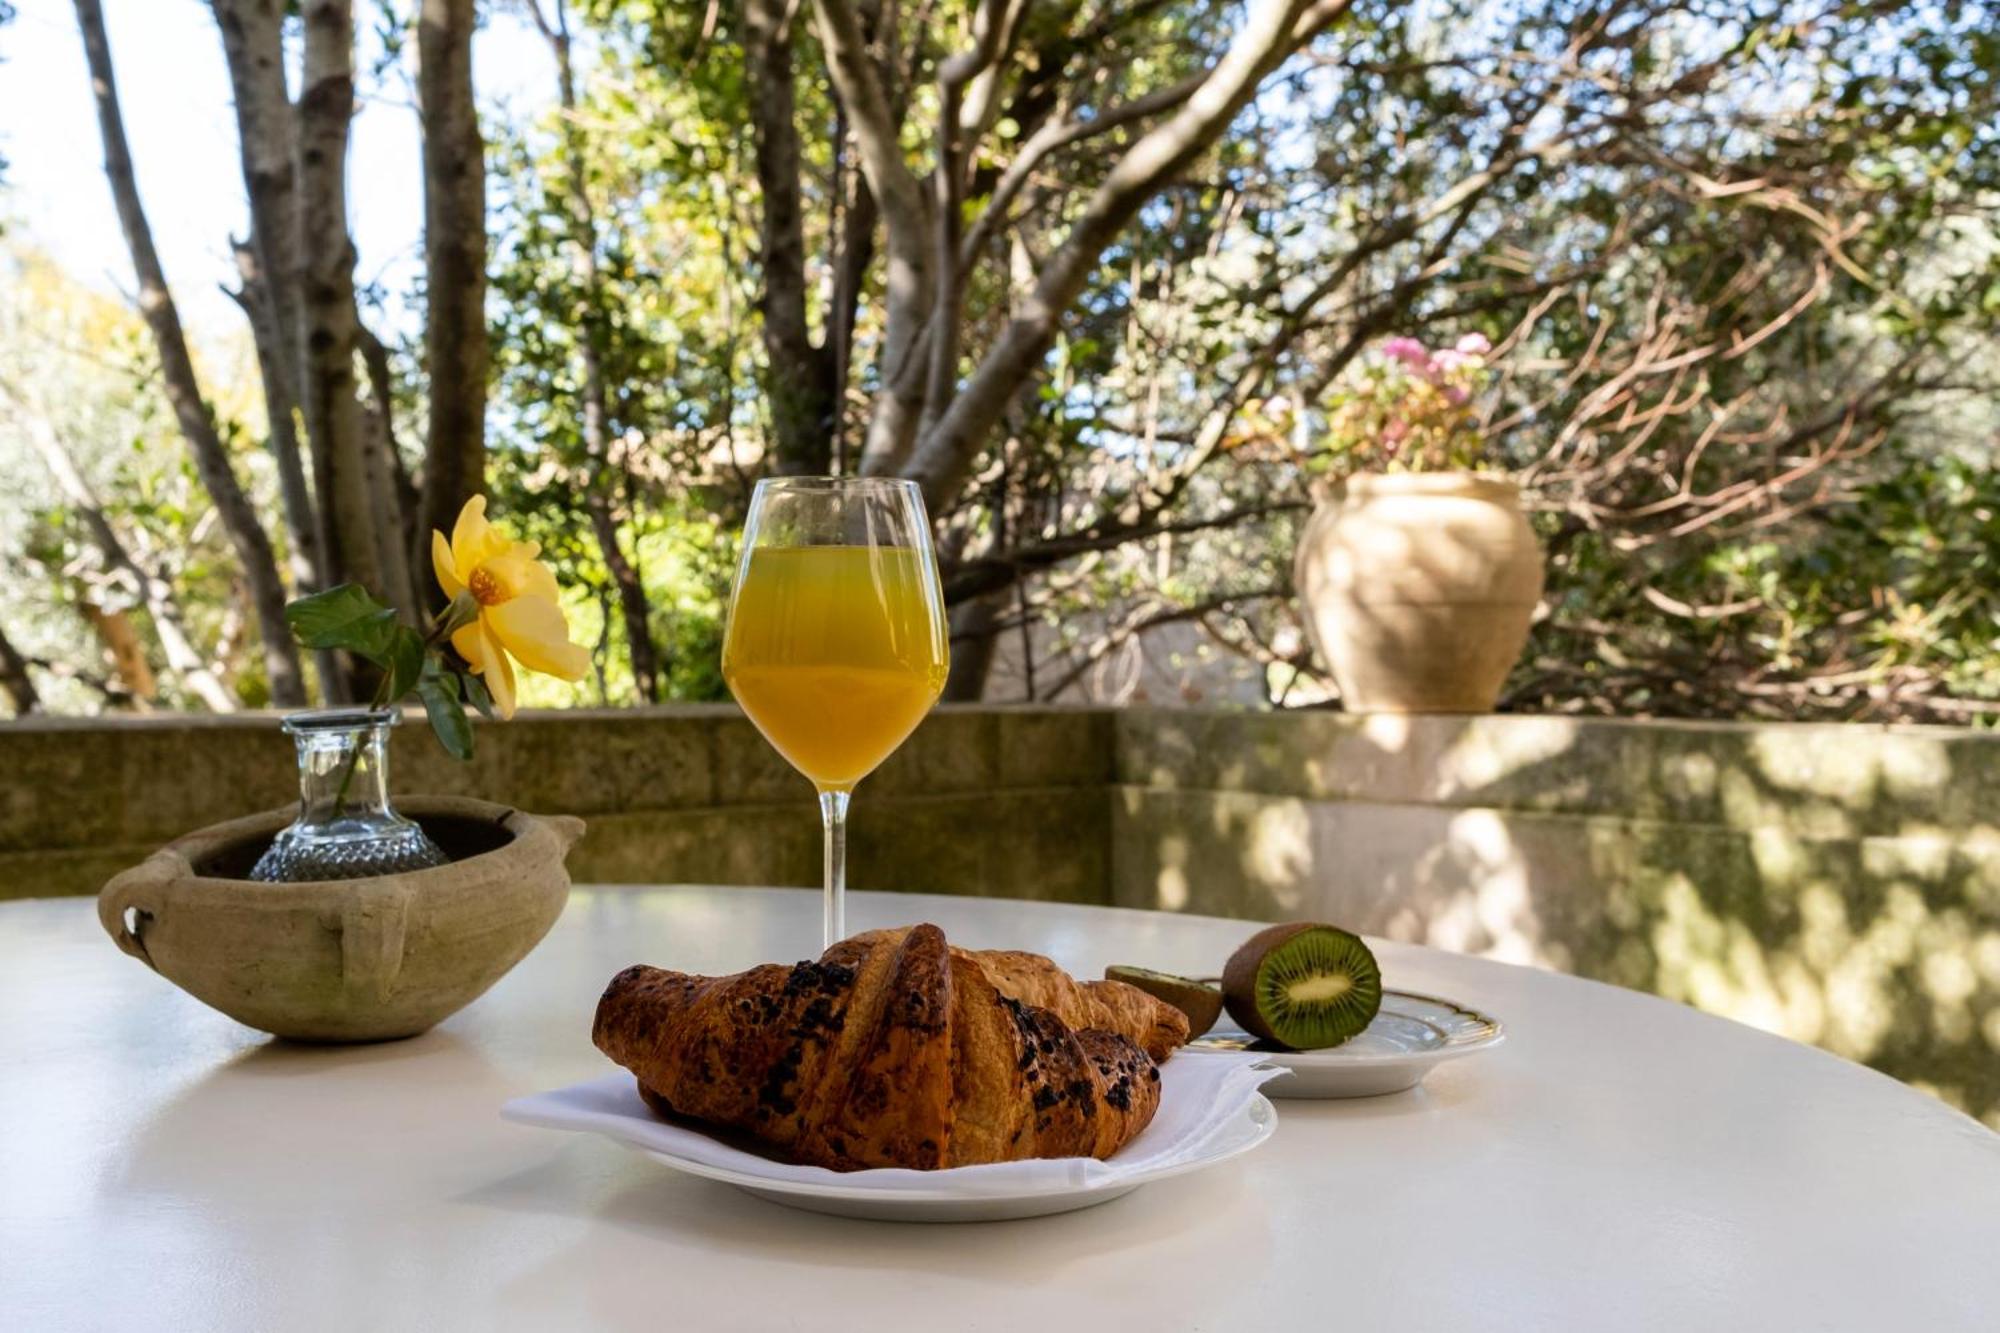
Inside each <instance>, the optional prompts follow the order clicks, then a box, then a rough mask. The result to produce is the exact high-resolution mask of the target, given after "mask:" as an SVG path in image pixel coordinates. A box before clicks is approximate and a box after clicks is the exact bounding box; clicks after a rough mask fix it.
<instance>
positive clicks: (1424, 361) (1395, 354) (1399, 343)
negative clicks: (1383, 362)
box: [1382, 337, 1431, 375]
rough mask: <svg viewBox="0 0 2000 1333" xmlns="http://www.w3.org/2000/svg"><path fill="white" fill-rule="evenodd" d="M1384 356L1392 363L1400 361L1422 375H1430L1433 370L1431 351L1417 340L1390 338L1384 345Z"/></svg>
mask: <svg viewBox="0 0 2000 1333" xmlns="http://www.w3.org/2000/svg"><path fill="white" fill-rule="evenodd" d="M1382 355H1383V356H1385V357H1387V358H1389V359H1390V360H1391V361H1400V362H1402V363H1403V364H1404V365H1406V366H1408V367H1409V368H1410V369H1411V370H1414V371H1416V372H1417V373H1418V374H1420V375H1428V374H1430V370H1431V354H1430V349H1429V348H1427V347H1425V346H1424V345H1423V344H1422V343H1420V342H1418V341H1417V340H1416V339H1415V338H1410V337H1396V338H1390V339H1387V340H1386V341H1384V342H1383V344H1382Z"/></svg>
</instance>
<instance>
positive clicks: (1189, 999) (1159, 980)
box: [1104, 966, 1222, 1041]
mask: <svg viewBox="0 0 2000 1333" xmlns="http://www.w3.org/2000/svg"><path fill="white" fill-rule="evenodd" d="M1104 979H1105V980H1106V981H1122V982H1124V983H1125V984H1126V985H1128V986H1137V987H1138V988H1139V989H1140V990H1142V991H1144V992H1146V994H1148V995H1150V996H1152V997H1153V998H1154V999H1156V1000H1165V1001H1166V1002H1167V1003H1168V1004H1170V1005H1172V1006H1173V1007H1174V1008H1176V1009H1178V1010H1180V1011H1181V1012H1182V1013H1184V1014H1186V1015H1187V1020H1188V1040H1189V1041H1193V1040H1194V1039H1195V1038H1196V1037H1199V1036H1200V1035H1201V1034H1202V1033H1204V1032H1206V1031H1208V1030H1209V1029H1210V1028H1212V1027H1214V1026H1215V1020H1216V1019H1218V1018H1220V1017H1222V992H1221V991H1220V990H1218V989H1217V988H1216V987H1215V986H1213V985H1212V984H1210V983H1208V982H1206V981H1195V980H1193V979H1192V978H1190V977H1177V976H1175V975H1174V974H1173V973H1171V972H1155V971H1153V970H1152V969H1150V968H1145V967H1123V966H1119V967H1107V968H1105V969H1104Z"/></svg>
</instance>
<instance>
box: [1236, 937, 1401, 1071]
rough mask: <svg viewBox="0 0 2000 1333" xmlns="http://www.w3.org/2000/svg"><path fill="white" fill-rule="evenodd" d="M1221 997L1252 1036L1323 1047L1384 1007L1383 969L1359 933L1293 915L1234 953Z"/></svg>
mask: <svg viewBox="0 0 2000 1333" xmlns="http://www.w3.org/2000/svg"><path fill="white" fill-rule="evenodd" d="M1222 1001H1223V1003H1224V1004H1226V1005H1227V1006H1229V1016H1230V1017H1231V1018H1233V1019H1235V1020H1236V1021H1237V1023H1238V1024H1240V1025H1241V1026H1242V1028H1243V1030H1244V1031H1245V1032H1248V1033H1249V1034H1250V1035H1252V1036H1253V1037H1261V1038H1263V1039H1264V1040H1265V1041H1271V1042H1276V1043H1278V1044H1279V1045H1281V1046H1289V1047H1291V1048H1292V1049H1293V1050H1295V1051H1312V1050H1318V1049H1320V1048H1322V1047H1326V1046H1338V1045H1340V1043H1342V1042H1344V1041H1346V1040H1347V1039H1348V1038H1350V1037H1352V1036H1354V1035H1355V1034H1356V1033H1358V1032H1360V1031H1361V1030H1362V1029H1363V1028H1365V1027H1367V1026H1368V1024H1369V1023H1370V1022H1371V1021H1373V1019H1374V1017H1375V1012H1376V1010H1378V1009H1380V1008H1381V1007H1382V969H1381V968H1380V967H1378V966H1377V965H1376V963H1375V955H1374V954H1372V953H1370V952H1369V951H1368V946H1367V945H1365V944H1363V943H1362V942H1361V938H1360V936H1358V935H1353V934H1350V933H1349V932H1347V931H1345V930H1342V929H1340V928H1339V927H1338V926H1328V925H1322V924H1319V923H1317V922H1312V921H1294V922H1292V923H1291V924H1289V925H1283V926H1272V927H1270V928H1269V929H1266V930H1260V931H1258V932H1257V933H1256V934H1255V935H1252V936H1251V937H1250V938H1249V939H1248V940H1247V941H1245V942H1244V944H1243V947H1242V948H1240V949H1238V950H1237V951H1236V952H1235V953H1234V954H1232V955H1230V959H1229V965H1228V966H1227V967H1225V968H1224V969H1223V970H1222Z"/></svg>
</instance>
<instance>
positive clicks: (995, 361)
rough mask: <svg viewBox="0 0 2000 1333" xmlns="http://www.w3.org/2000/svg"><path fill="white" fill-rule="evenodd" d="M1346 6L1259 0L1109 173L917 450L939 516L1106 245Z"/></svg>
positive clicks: (1328, 0) (1342, 2)
mask: <svg viewBox="0 0 2000 1333" xmlns="http://www.w3.org/2000/svg"><path fill="white" fill-rule="evenodd" d="M822 3H824V0H822ZM1346 8H1347V0H1321V2H1320V3H1318V4H1314V5H1311V6H1309V7H1308V6H1305V5H1302V4H1300V3H1299V2H1298V0H1263V3H1260V4H1253V5H1252V6H1250V8H1249V11H1248V17H1247V19H1246V21H1245V23H1244V26H1243V28H1242V30H1241V31H1240V32H1239V33H1238V34H1237V36H1236V39H1235V40H1234V41H1233V42H1232V43H1231V44H1230V47H1229V50H1228V52H1227V53H1226V54H1225V55H1224V56H1223V57H1222V59H1221V60H1220V61H1218V62H1217V63H1216V65H1215V68H1214V69H1213V70H1211V71H1210V73H1209V76H1208V78H1207V79H1205V80H1204V81H1203V82H1202V84H1201V86H1200V87H1199V88H1197V89H1195V90H1194V92H1193V93H1191V94H1190V95H1189V97H1188V99H1187V101H1186V102H1185V103H1184V104H1183V105H1182V106H1181V108H1180V110H1179V111H1177V112H1176V113H1175V114H1174V115H1173V116H1172V117H1171V118H1170V119H1169V120H1168V121H1167V122H1166V123H1164V124H1162V125H1159V126H1156V127H1155V128H1153V129H1152V130H1150V131H1148V132H1147V133H1146V134H1144V135H1142V136H1141V137H1140V138H1139V140H1138V142H1136V143H1135V144H1133V145H1132V147H1131V148H1130V149H1129V150H1128V151H1127V152H1126V154H1125V156H1124V157H1123V158H1121V159H1120V160H1119V162H1118V164H1117V165H1116V166H1114V167H1113V168H1112V169H1111V172H1110V174H1109V175H1108V176H1107V177H1106V178H1105V180H1104V182H1103V184H1101V185H1100V186H1099V187H1098V189H1097V191H1096V193H1095V194H1094V195H1093V196H1092V197H1091V199H1090V201H1089V203H1088V204H1086V205H1085V207H1084V210H1083V212H1082V214H1081V215H1080V216H1079V217H1078V218H1077V220H1076V222H1075V224H1074V225H1073V226H1072V227H1071V228H1070V233H1069V236H1068V238H1067V239H1066V240H1065V241H1064V242H1063V244H1062V246H1061V247H1060V248H1059V249H1058V250H1057V251H1056V253H1055V254H1053V255H1051V256H1050V257H1049V259H1048V261H1047V262H1046V263H1045V264H1044V265H1043V267H1042V274H1041V277H1040V278H1039V280H1038V281H1037V282H1036V284H1035V287H1034V290H1033V292H1032V293H1031V294H1030V295H1029V296H1028V298H1027V299H1026V300H1025V301H1024V302H1023V303H1022V305H1021V307H1020V308H1019V309H1018V310H1017V311H1016V312H1015V314H1014V316H1013V318H1011V319H1010V320H1009V321H1008V323H1007V326H1006V328H1005V329H1004V330H1003V331H1002V332H1001V334H1000V336H999V338H998V340H997V341H996V342H995V343H994V345H993V347H992V348H991V349H990V350H989V351H988V352H987V354H986V356H985V357H984V358H982V360H981V362H980V365H979V368H978V369H977V370H976V371H975V372H974V373H973V376H972V379H971V380H970V381H969V382H968V383H967V384H966V386H965V388H964V389H963V390H962V391H961V392H960V393H959V394H958V395H957V397H956V398H955V399H954V401H953V402H952V404H951V406H950V408H949V409H948V410H947V411H946V412H945V413H944V414H943V416H942V417H941V418H940V419H939V420H938V422H937V424H936V425H935V426H934V427H932V428H931V429H930V430H929V431H928V432H926V433H925V434H924V436H923V438H922V439H921V441H920V442H919V443H918V445H917V449H916V453H915V456H914V458H913V459H912V460H911V464H910V466H909V467H908V468H907V469H905V471H906V473H907V474H908V475H910V476H912V477H913V478H915V479H916V480H917V481H918V482H919V483H920V484H921V485H922V487H923V490H924V498H925V500H926V501H927V502H928V503H929V504H930V506H931V508H932V511H933V512H943V511H944V509H946V508H947V507H948V506H949V505H950V504H951V502H952V501H953V500H954V499H955V498H956V497H957V494H958V490H959V488H960V486H961V485H963V483H964V480H965V476H966V474H967V472H968V471H969V470H970V469H971V466H972V460H973V458H974V457H975V456H976V455H977V453H978V451H979V449H980V447H981V446H982V445H983V444H984V442H985V438H986V435H987V433H988V431H990V430H991V429H992V426H993V423H994V422H996V421H997V420H999V417H1000V413H1001V412H1002V411H1003V410H1004V408H1005V406H1006V403H1007V401H1008V399H1010V398H1011V397H1012V396H1013V395H1014V394H1015V393H1016V392H1018V391H1019V390H1020V388H1021V386H1022V384H1024V383H1025V382H1026V381H1027V379H1028V378H1029V376H1030V375H1032V374H1033V373H1034V369H1035V367H1036V366H1037V365H1039V364H1040V362H1041V359H1042V357H1043V356H1044V355H1045V354H1046V353H1047V351H1048V349H1049V347H1050V345H1051V344H1052V343H1053V342H1054V339H1055V334H1056V329H1057V326H1058V323H1059V321H1060V320H1061V318H1062V316H1063V315H1064V314H1065V313H1066V312H1067V311H1068V309H1069V307H1070V306H1071V305H1072V304H1073V303H1074V302H1075V300H1076V298H1077V296H1078V295H1079V294H1080V293H1081V292H1082V290H1083V286H1084V284H1085V282H1086V281H1088V279H1089V276H1090V273H1091V271H1092V270H1093V269H1095V268H1096V266H1097V262H1098V259H1099V257H1100V256H1101V255H1102V254H1103V252H1104V250H1105V247H1107V246H1108V245H1109V244H1110V243H1111V241H1112V239H1113V238H1114V237H1116V236H1117V234H1118V233H1119V232H1120V231H1122V230H1123V229H1124V227H1125V225H1126V223H1127V222H1129V221H1130V220H1131V219H1132V217H1133V216H1134V215H1135V214H1136V213H1137V212H1138V210H1139V208H1140V206H1141V205H1142V204H1144V203H1145V201H1146V200H1148V199H1150V198H1151V197H1152V196H1153V195H1154V194H1156V193H1157V192H1158V191H1159V190H1160V189H1161V188H1162V187H1163V186H1164V185H1165V183H1166V182H1167V181H1168V180H1169V179H1171V178H1172V177H1173V176H1174V175H1175V174H1176V173H1178V172H1179V171H1180V170H1181V169H1182V168H1184V167H1185V166H1186V165H1187V164H1188V163H1189V162H1191V161H1193V160H1194V159H1195V158H1196V157H1197V156H1198V155H1199V154H1201V153H1202V152H1203V151H1205V150H1206V149H1207V148H1208V147H1209V146H1210V145H1211V144H1213V143H1214V142H1215V140H1216V139H1217V138H1219V137H1220V136H1221V135H1222V133H1223V131H1224V130H1226V129H1227V128H1228V126H1229V123H1230V122H1231V121H1232V120H1234V119H1235V117H1236V113H1237V112H1238V111H1240V110H1241V109H1242V108H1243V106H1244V104H1245V103H1247V102H1248V101H1249V100H1250V98H1251V97H1252V96H1253V95H1254V94H1255V93H1256V90H1257V86H1258V84H1259V83H1260V82H1262V80H1263V78H1264V76H1265V75H1266V74H1268V73H1269V72H1270V71H1271V70H1272V69H1273V68H1275V67H1276V65H1277V64H1278V63H1279V62H1280V61H1282V60H1283V59H1284V58H1285V57H1286V56H1287V55H1289V54H1290V53H1291V52H1292V51H1294V50H1296V49H1297V47H1298V45H1299V43H1301V42H1302V41H1304V40H1306V39H1307V38H1308V37H1310V36H1311V35H1312V34H1313V33H1315V32H1317V31H1318V30H1319V29H1320V28H1321V27H1323V26H1324V25H1325V24H1327V23H1330V22H1332V20H1333V19H1334V18H1335V17H1337V16H1338V15H1339V14H1341V13H1343V12H1345V10H1346Z"/></svg>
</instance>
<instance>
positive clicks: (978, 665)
mask: <svg viewBox="0 0 2000 1333" xmlns="http://www.w3.org/2000/svg"><path fill="white" fill-rule="evenodd" d="M1005 600H1006V597H1005V594H1004V593H1003V594H995V595H993V596H991V597H980V598H976V599H974V600H973V601H970V602H960V603H959V604H958V605H957V606H954V607H953V608H952V609H951V674H950V675H948V676H946V677H945V682H944V695H943V699H944V702H946V703H954V704H958V703H977V702H979V700H980V699H982V698H984V697H985V694H986V678H987V676H989V675H990V674H992V671H993V654H994V651H995V650H996V649H997V648H998V647H999V644H1000V636H999V634H998V633H996V632H995V629H994V626H995V625H996V624H997V623H998V622H999V619H1000V610H1001V607H1002V605H1003V604H1004V602H1005Z"/></svg>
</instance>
